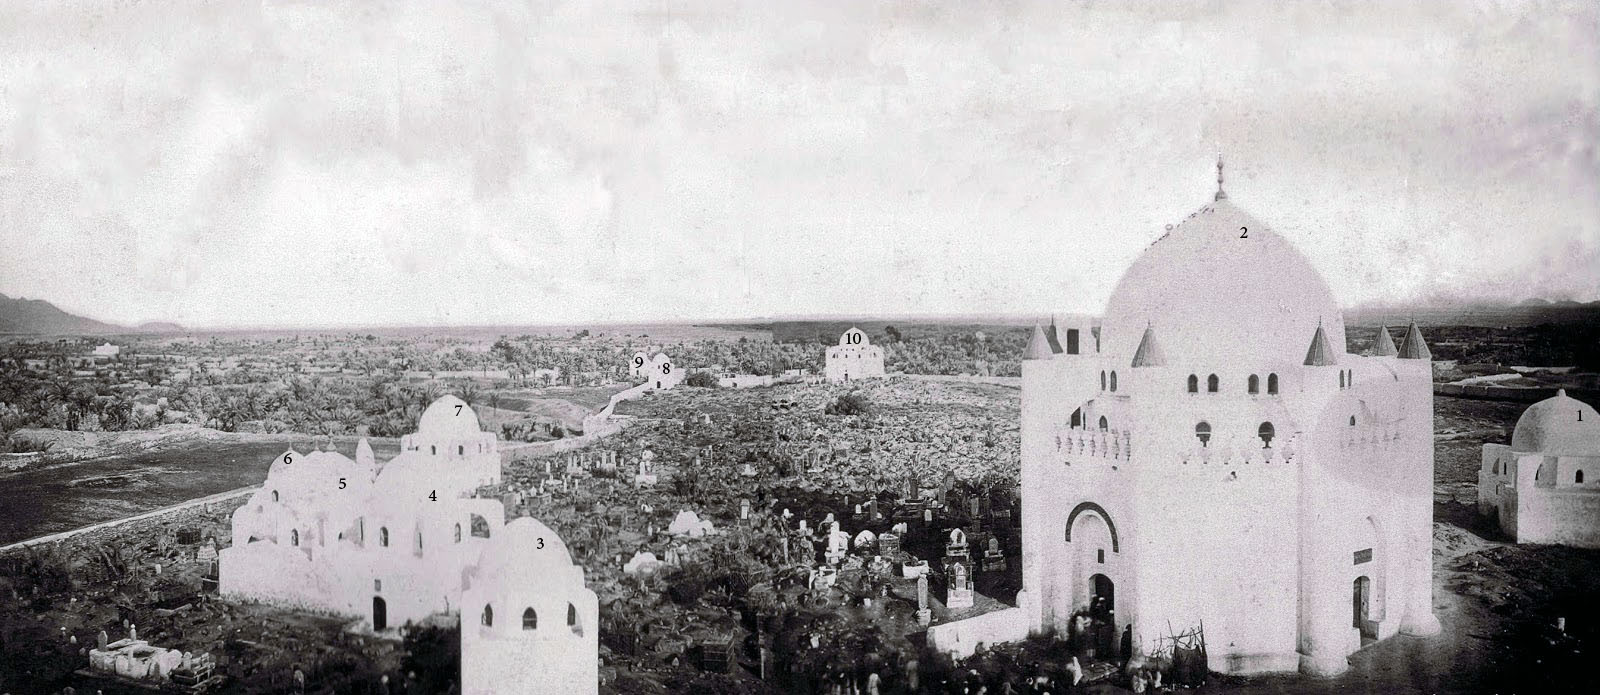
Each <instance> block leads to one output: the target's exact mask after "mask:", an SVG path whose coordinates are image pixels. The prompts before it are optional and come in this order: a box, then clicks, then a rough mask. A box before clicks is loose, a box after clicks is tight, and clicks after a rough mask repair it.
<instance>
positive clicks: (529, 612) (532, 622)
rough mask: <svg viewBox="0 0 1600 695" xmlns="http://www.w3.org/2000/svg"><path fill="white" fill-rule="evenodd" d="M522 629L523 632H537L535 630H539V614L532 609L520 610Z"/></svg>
mask: <svg viewBox="0 0 1600 695" xmlns="http://www.w3.org/2000/svg"><path fill="white" fill-rule="evenodd" d="M522 629H524V630H537V629H539V614H538V613H535V612H534V611H533V609H532V608H524V609H522Z"/></svg>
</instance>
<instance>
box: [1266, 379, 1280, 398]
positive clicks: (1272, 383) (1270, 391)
mask: <svg viewBox="0 0 1600 695" xmlns="http://www.w3.org/2000/svg"><path fill="white" fill-rule="evenodd" d="M1267 395H1268V396H1276V395H1278V375H1277V374H1268V375H1267Z"/></svg>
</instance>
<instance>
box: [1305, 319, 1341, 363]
mask: <svg viewBox="0 0 1600 695" xmlns="http://www.w3.org/2000/svg"><path fill="white" fill-rule="evenodd" d="M1338 363H1339V358H1338V353H1335V352H1334V351H1333V345H1332V344H1330V343H1329V342H1328V334H1327V332H1326V331H1323V330H1322V324H1321V323H1318V324H1317V332H1316V334H1315V335H1313V336H1311V347H1310V348H1309V349H1307V350H1306V362H1305V365H1306V366H1307V367H1332V366H1334V365H1336V364H1338Z"/></svg>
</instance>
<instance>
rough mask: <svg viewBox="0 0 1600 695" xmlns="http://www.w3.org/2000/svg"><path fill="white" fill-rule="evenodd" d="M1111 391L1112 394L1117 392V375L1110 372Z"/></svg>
mask: <svg viewBox="0 0 1600 695" xmlns="http://www.w3.org/2000/svg"><path fill="white" fill-rule="evenodd" d="M1111 390H1112V392H1115V391H1116V390H1117V373H1116V372H1112V373H1111Z"/></svg>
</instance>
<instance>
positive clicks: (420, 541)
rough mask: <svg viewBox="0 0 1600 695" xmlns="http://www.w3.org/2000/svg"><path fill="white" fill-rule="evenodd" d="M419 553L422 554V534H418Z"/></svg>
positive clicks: (419, 532)
mask: <svg viewBox="0 0 1600 695" xmlns="http://www.w3.org/2000/svg"><path fill="white" fill-rule="evenodd" d="M417 552H419V553H420V552H422V532H421V531H418V532H417Z"/></svg>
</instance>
